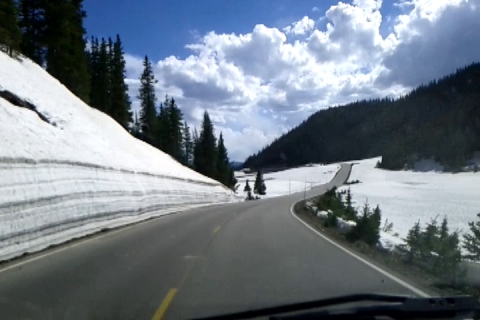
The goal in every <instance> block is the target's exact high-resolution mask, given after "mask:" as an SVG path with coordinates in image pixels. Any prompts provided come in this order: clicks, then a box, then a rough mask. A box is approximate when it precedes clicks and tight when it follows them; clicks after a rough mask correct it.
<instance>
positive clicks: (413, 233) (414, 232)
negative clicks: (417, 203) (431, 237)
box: [405, 221, 422, 262]
mask: <svg viewBox="0 0 480 320" xmlns="http://www.w3.org/2000/svg"><path fill="white" fill-rule="evenodd" d="M421 241H422V232H421V229H420V221H418V222H417V223H415V225H414V226H413V228H412V229H410V230H409V231H408V235H407V238H406V239H405V242H406V243H407V245H408V246H409V251H408V261H409V262H412V261H413V259H414V258H415V257H417V256H418V255H419V254H420V250H421Z"/></svg>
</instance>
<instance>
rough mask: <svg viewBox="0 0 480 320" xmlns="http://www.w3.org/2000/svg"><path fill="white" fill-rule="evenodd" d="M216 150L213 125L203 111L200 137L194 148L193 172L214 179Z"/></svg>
mask: <svg viewBox="0 0 480 320" xmlns="http://www.w3.org/2000/svg"><path fill="white" fill-rule="evenodd" d="M216 148H217V142H216V138H215V133H214V127H213V123H212V121H211V120H210V116H209V115H208V112H206V111H205V113H204V115H203V121H202V128H201V131H200V136H199V138H198V143H197V144H196V146H195V149H196V150H195V158H194V162H195V170H197V171H198V172H199V173H201V174H203V175H205V176H207V177H210V178H215V176H216V172H215V169H216V166H215V160H216Z"/></svg>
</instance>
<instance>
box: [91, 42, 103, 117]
mask: <svg viewBox="0 0 480 320" xmlns="http://www.w3.org/2000/svg"><path fill="white" fill-rule="evenodd" d="M88 57H89V59H88V60H89V66H90V88H91V90H90V106H91V107H93V108H96V109H99V110H102V109H101V99H102V94H103V93H102V91H101V90H102V87H101V85H100V78H101V72H102V67H101V66H100V44H99V42H98V38H94V37H92V39H91V40H90V52H89V54H88Z"/></svg>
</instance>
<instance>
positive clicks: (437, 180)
mask: <svg viewBox="0 0 480 320" xmlns="http://www.w3.org/2000/svg"><path fill="white" fill-rule="evenodd" d="M380 159H381V158H374V159H368V160H361V161H352V162H351V163H354V164H355V165H354V166H353V168H352V173H351V175H350V179H349V180H360V182H361V183H359V184H354V185H350V186H344V187H342V188H341V189H347V188H350V189H351V192H352V197H353V201H354V205H355V206H356V207H360V208H361V207H362V206H363V205H364V204H365V202H366V201H368V203H369V205H370V206H371V207H375V206H376V205H377V204H378V205H380V209H381V210H382V226H383V223H384V222H385V220H387V219H388V222H389V223H390V222H391V223H393V230H392V232H391V233H390V234H385V233H382V240H381V242H382V243H383V244H384V245H385V246H387V247H391V246H393V245H394V244H400V243H403V241H402V240H401V239H403V238H405V237H406V236H407V234H408V230H410V229H411V228H412V227H413V225H414V224H415V223H416V222H417V221H420V223H421V225H422V226H424V225H425V223H427V222H430V220H431V219H434V218H435V217H437V216H438V220H437V221H438V224H440V223H441V221H442V219H443V217H444V216H446V217H447V219H448V225H449V229H450V231H455V230H458V231H460V232H468V222H471V221H474V220H476V214H477V213H478V212H480V188H479V186H480V173H473V172H466V173H458V174H451V173H440V172H434V170H437V169H436V167H435V166H430V168H432V169H433V170H425V171H426V172H413V171H388V170H382V169H376V168H375V165H376V163H377V161H379V160H380ZM395 233H398V237H394V236H393V234H395Z"/></svg>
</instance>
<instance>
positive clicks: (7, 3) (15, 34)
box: [0, 0, 22, 57]
mask: <svg viewBox="0 0 480 320" xmlns="http://www.w3.org/2000/svg"><path fill="white" fill-rule="evenodd" d="M0 21H1V23H0V49H3V48H2V45H5V46H6V48H5V51H6V52H8V54H9V55H10V56H11V57H12V56H13V51H19V49H20V42H21V39H22V34H21V32H20V28H19V26H18V17H17V10H16V7H15V2H14V1H13V0H1V1H0Z"/></svg>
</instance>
